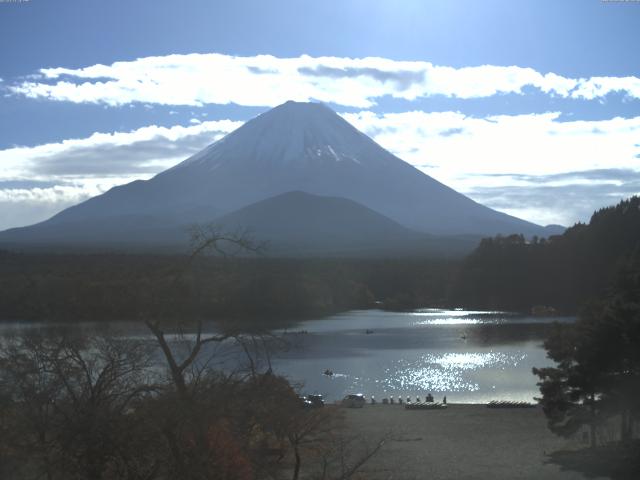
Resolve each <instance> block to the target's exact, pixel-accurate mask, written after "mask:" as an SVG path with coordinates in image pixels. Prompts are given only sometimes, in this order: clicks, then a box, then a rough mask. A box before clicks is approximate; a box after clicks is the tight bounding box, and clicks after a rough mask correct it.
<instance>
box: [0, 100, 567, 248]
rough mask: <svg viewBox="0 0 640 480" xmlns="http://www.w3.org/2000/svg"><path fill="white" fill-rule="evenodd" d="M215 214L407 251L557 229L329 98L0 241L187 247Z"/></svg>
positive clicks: (281, 112)
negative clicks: (450, 179) (400, 145)
mask: <svg viewBox="0 0 640 480" xmlns="http://www.w3.org/2000/svg"><path fill="white" fill-rule="evenodd" d="M292 192H295V194H291V193H292ZM285 194H288V195H285ZM293 206H295V208H294V209H293V210H292V208H293ZM256 212H259V213H256ZM283 212H290V214H284V213H283ZM291 212H295V214H293V213H291ZM303 219H306V221H303ZM310 219H315V220H314V223H313V228H311V226H310V224H309V220H310ZM211 221H215V222H216V223H220V224H221V225H223V226H224V225H229V226H231V225H233V226H236V227H239V226H242V227H248V228H249V229H253V230H255V233H256V235H257V236H259V235H260V233H261V232H262V233H265V234H266V235H267V236H268V237H269V238H270V240H272V241H273V242H274V243H275V244H278V243H280V244H282V245H284V244H288V245H289V246H293V244H295V243H296V239H298V240H299V239H300V238H301V232H302V231H310V230H309V229H311V230H312V231H313V235H314V236H316V237H317V238H319V239H320V240H322V237H326V238H327V239H329V238H332V239H333V245H332V251H337V250H340V248H341V246H344V245H343V244H341V240H340V239H342V240H345V239H346V238H348V243H349V248H357V246H358V242H359V241H360V240H362V241H364V240H366V243H368V244H376V242H377V244H378V246H384V245H387V246H388V247H389V248H391V246H392V245H394V246H395V247H400V248H404V247H406V246H407V245H408V244H411V245H417V244H419V243H420V240H419V239H420V238H422V239H427V238H430V239H433V236H472V237H474V238H477V237H478V236H486V235H495V234H512V233H522V234H525V235H540V236H547V235H549V234H550V233H556V232H555V231H550V230H549V229H545V228H543V227H541V226H539V225H535V224H533V223H530V222H526V221H524V220H521V219H518V218H515V217H513V216H510V215H507V214H504V213H501V212H497V211H495V210H492V209H490V208H488V207H485V206H483V205H480V204H479V203H476V202H474V201H473V200H471V199H470V198H468V197H466V196H464V195H462V194H460V193H458V192H456V191H454V190H453V189H451V188H449V187H447V186H445V185H443V184H442V183H440V182H438V181H436V180H435V179H433V178H431V177H429V176H428V175H426V174H424V173H422V172H421V171H419V170H417V169H416V168H414V167H412V166H411V165H409V164H408V163H406V162H404V161H403V160H401V159H399V158H398V157H396V156H394V155H393V154H391V153H390V152H388V151H387V150H385V149H384V148H382V147H381V146H379V145H378V144H377V143H375V142H374V141H373V140H372V139H371V138H369V137H367V136H366V135H365V134H364V133H362V132H360V131H358V130H357V129H356V128H354V127H353V126H352V125H350V124H349V123H348V122H347V121H346V120H344V119H343V118H342V117H340V116H339V115H337V114H336V113H335V112H333V111H332V110H331V109H330V108H328V107H327V106H325V105H323V104H317V103H297V102H291V101H290V102H287V103H285V104H283V105H280V106H278V107H275V108H273V109H271V110H269V111H267V112H265V113H263V114H261V115H259V116H258V117H256V118H254V119H252V120H250V121H248V122H247V123H245V124H244V125H243V126H241V127H240V128H238V129H237V130H235V131H233V132H231V133H230V134H228V135H227V136H225V137H224V138H222V139H221V140H219V141H217V142H215V143H213V144H211V145H210V146H208V147H206V148H205V149H204V150H202V151H200V152H199V153H197V154H195V155H193V156H192V157H190V158H188V159H186V160H184V161H183V162H181V163H179V164H178V165H176V166H174V167H173V168H170V169H168V170H165V171H164V172H161V173H159V174H158V175H156V176H155V177H153V178H151V179H150V180H146V181H140V180H138V181H134V182H131V183H129V184H126V185H122V186H118V187H115V188H112V189H111V190H109V191H107V192H106V193H104V194H102V195H99V196H97V197H94V198H91V199H89V200H87V201H85V202H82V203H80V204H78V205H76V206H73V207H70V208H67V209H66V210H64V211H62V212H60V213H58V214H57V215H55V216H54V217H52V218H50V219H49V220H47V221H45V222H42V223H39V224H36V225H32V226H29V227H23V228H16V229H11V230H6V231H4V232H1V233H0V243H2V244H11V245H14V246H15V245H19V246H29V245H31V246H33V245H39V246H45V245H52V246H61V245H66V246H79V247H85V248H92V247H100V248H103V247H109V248H119V247H122V248H126V246H128V245H135V244H137V245H139V246H143V245H148V246H176V245H180V244H182V245H184V244H185V241H186V240H187V234H186V228H187V227H188V226H189V225H191V224H193V223H198V222H199V223H202V222H211ZM243 222H244V223H243ZM267 226H268V228H267ZM339 232H340V233H339ZM337 233H339V234H337ZM336 234H337V235H336ZM401 238H402V239H404V240H403V241H399V239H401ZM359 239H360V240H359ZM392 239H393V241H392ZM407 242H408V243H407ZM317 243H318V242H315V244H317ZM343 243H344V242H343ZM427 243H428V242H427ZM395 247H394V248H395Z"/></svg>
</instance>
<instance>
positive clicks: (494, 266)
mask: <svg viewBox="0 0 640 480" xmlns="http://www.w3.org/2000/svg"><path fill="white" fill-rule="evenodd" d="M638 245H640V198H638V197H632V198H630V199H629V200H625V201H622V202H620V203H619V204H618V205H616V206H614V207H609V208H603V209H601V210H599V211H597V212H595V213H594V214H593V216H592V217H591V221H590V222H589V224H588V225H585V224H581V223H579V224H576V225H575V226H573V227H572V228H569V229H568V230H567V231H566V232H565V233H564V234H563V235H558V236H553V237H551V238H549V239H538V238H533V239H532V240H531V241H527V240H525V238H524V237H523V236H521V235H512V236H506V237H501V236H498V237H495V238H487V239H484V240H482V242H481V243H480V245H479V247H478V248H477V249H476V250H475V251H474V252H473V253H472V254H471V255H470V256H469V257H468V258H467V259H466V260H465V262H464V263H463V265H462V266H461V269H460V272H459V275H458V277H457V279H456V281H455V284H454V286H453V288H452V298H451V300H452V301H453V302H454V303H458V304H461V305H465V306H468V307H473V308H488V309H508V310H517V311H529V310H530V309H531V308H532V307H534V306H537V305H545V306H551V307H554V308H555V309H557V310H558V311H560V312H567V313H574V312H576V311H577V310H578V309H579V308H580V307H581V306H582V305H583V304H584V303H585V302H587V301H588V300H590V299H591V298H593V297H598V296H601V295H602V294H603V293H604V291H605V290H606V289H607V288H608V287H609V286H610V285H611V284H612V282H613V280H614V278H615V275H616V272H618V271H619V270H620V269H621V268H622V267H624V265H625V263H626V262H628V258H629V255H630V254H631V252H632V251H633V250H634V249H635V248H637V247H638Z"/></svg>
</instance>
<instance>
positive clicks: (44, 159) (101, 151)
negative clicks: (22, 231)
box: [0, 120, 242, 230]
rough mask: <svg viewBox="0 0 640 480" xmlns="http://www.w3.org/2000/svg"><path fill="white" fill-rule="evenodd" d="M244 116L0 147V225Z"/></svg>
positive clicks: (103, 184)
mask: <svg viewBox="0 0 640 480" xmlns="http://www.w3.org/2000/svg"><path fill="white" fill-rule="evenodd" d="M241 124H242V122H234V121H230V120H221V121H208V122H202V123H199V124H196V125H190V126H187V127H185V126H181V125H177V126H174V127H170V128H167V127H158V126H155V125H152V126H148V127H143V128H140V129H138V130H134V131H132V132H115V133H95V134H93V135H91V136H90V137H87V138H83V139H71V140H64V141H62V142H59V143H49V144H45V145H38V146H35V147H16V148H10V149H6V150H0V230H3V229H5V228H9V227H15V226H24V225H30V224H32V223H35V222H39V221H42V220H45V219H47V218H49V217H50V216H52V215H54V214H55V213H58V212H59V211H61V210H63V209H64V208H67V207H69V206H71V205H75V204H77V203H79V202H81V201H83V200H86V199H88V198H90V197H93V196H96V195H99V194H101V193H104V192H105V191H107V190H109V189H110V188H112V187H114V186H116V185H121V184H123V183H128V182H130V181H132V180H137V179H147V178H149V177H151V176H152V175H153V174H155V173H158V172H160V171H162V170H165V169H166V168H169V167H171V166H173V165H175V164H176V163H178V162H179V161H181V160H184V159H185V158H187V157H189V156H190V155H192V154H194V153H196V152H198V151H200V150H202V149H203V148H204V147H206V146H207V145H209V144H211V143H212V142H214V141H216V140H218V139H219V138H221V137H222V136H223V135H225V134H226V133H228V132H230V131H232V130H235V129H236V128H238V127H239V126H240V125H241Z"/></svg>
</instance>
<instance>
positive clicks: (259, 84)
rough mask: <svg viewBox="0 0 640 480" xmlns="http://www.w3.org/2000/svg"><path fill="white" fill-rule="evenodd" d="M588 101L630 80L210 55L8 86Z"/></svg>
mask: <svg viewBox="0 0 640 480" xmlns="http://www.w3.org/2000/svg"><path fill="white" fill-rule="evenodd" d="M525 87H534V88H538V89H540V90H541V91H543V92H545V93H547V94H553V95H558V96H561V97H568V98H582V99H594V98H600V97H603V96H605V95H607V94H609V93H611V92H623V93H626V94H627V95H628V96H630V97H633V98H640V79H638V78H637V77H593V78H586V79H573V78H567V77H563V76H561V75H557V74H555V73H546V74H543V73H540V72H538V71H536V70H534V69H532V68H523V67H518V66H494V65H481V66H475V67H463V68H453V67H448V66H438V65H433V64H432V63H429V62H423V61H395V60H390V59H386V58H376V57H367V58H344V57H310V56H307V55H302V56H300V57H294V58H278V57H274V56H271V55H258V56H253V57H236V56H230V55H222V54H217V53H210V54H189V55H168V56H163V57H145V58H139V59H136V60H132V61H122V62H115V63H113V64H111V65H93V66H89V67H86V68H80V69H68V68H45V69H42V70H40V76H39V78H38V79H30V80H28V81H25V82H22V83H19V84H15V85H12V86H10V90H11V91H13V92H14V93H17V94H22V95H25V96H27V97H31V98H48V99H51V100H58V101H70V102H78V103H85V102H86V103H103V104H106V105H111V106H118V105H125V104H130V103H132V102H142V103H145V104H163V105H193V106H201V105H204V104H228V103H236V104H238V105H244V106H275V105H278V104H280V103H283V102H285V101H286V100H297V101H309V100H318V101H322V102H330V103H335V104H339V105H345V106H351V107H357V108H369V107H371V106H372V105H374V104H375V102H376V99H378V98H380V97H383V96H386V95H389V96H392V97H394V98H402V99H406V100H414V99H416V98H421V97H429V96H432V95H445V96H449V97H458V98H463V99H468V98H478V97H490V96H493V95H496V94H503V93H517V94H520V93H522V92H523V89H524V88H525Z"/></svg>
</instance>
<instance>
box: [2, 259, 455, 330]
mask: <svg viewBox="0 0 640 480" xmlns="http://www.w3.org/2000/svg"><path fill="white" fill-rule="evenodd" d="M187 264H188V258H187V257H186V256H184V257H183V256H169V255H165V256H162V255H157V256H154V255H125V254H103V255H54V254H19V253H9V252H0V319H2V320H41V321H51V320H53V321H86V320H93V321H100V320H137V318H138V315H139V312H148V313H149V314H150V315H153V316H155V317H156V318H176V319H177V318H193V317H194V316H198V317H203V318H209V319H230V320H232V321H233V322H239V321H240V320H244V321H250V320H251V319H252V318H259V319H261V320H260V321H261V322H264V321H271V322H273V321H274V319H276V318H277V319H296V318H300V317H308V316H314V315H324V314H328V313H332V312H337V311H343V310H348V309H354V308H369V307H372V306H376V305H377V306H383V307H386V308H397V309H404V308H413V307H415V306H421V305H432V304H438V303H442V302H444V300H445V298H446V296H447V293H448V292H447V288H448V285H450V283H451V278H452V275H453V274H454V271H455V268H456V264H455V263H454V262H450V261H444V260H443V261H437V260H427V259H418V260H415V259H396V260H381V259H378V260H365V259H353V260H347V259H274V258H261V257H257V258H248V257H242V258H217V257H199V258H197V259H195V261H193V263H192V264H190V265H188V266H187ZM376 302H380V303H376Z"/></svg>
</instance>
